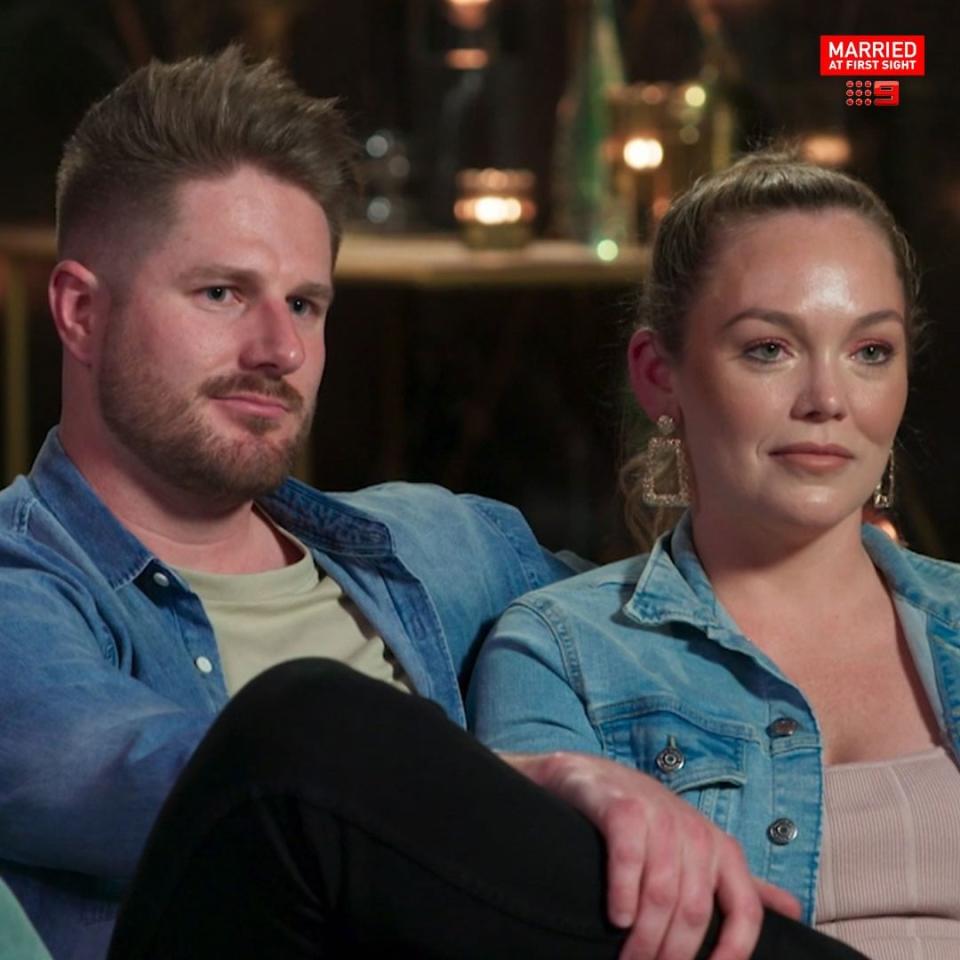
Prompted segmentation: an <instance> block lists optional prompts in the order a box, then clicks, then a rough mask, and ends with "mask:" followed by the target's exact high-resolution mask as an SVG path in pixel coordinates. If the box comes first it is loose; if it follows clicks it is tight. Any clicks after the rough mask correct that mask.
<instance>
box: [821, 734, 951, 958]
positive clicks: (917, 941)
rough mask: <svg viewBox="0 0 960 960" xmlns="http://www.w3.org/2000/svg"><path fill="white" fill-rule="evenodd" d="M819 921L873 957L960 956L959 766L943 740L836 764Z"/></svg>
mask: <svg viewBox="0 0 960 960" xmlns="http://www.w3.org/2000/svg"><path fill="white" fill-rule="evenodd" d="M824 790H825V805H824V833H823V846H822V851H821V861H820V880H819V885H818V887H817V909H816V926H817V929H818V930H821V931H822V932H824V933H828V934H830V935H831V936H834V937H837V938H838V939H840V940H843V941H845V942H847V943H849V944H850V945H851V946H853V947H855V948H856V949H858V950H860V951H861V953H865V954H866V955H867V956H868V957H870V958H872V960H958V958H960V770H958V769H957V765H956V764H955V763H954V762H953V760H951V758H950V757H949V756H947V754H946V752H945V751H944V749H943V748H942V747H935V748H933V749H930V750H926V751H924V752H923V753H916V754H910V755H909V756H906V757H898V758H896V759H894V760H882V761H877V762H865V763H844V764H839V765H837V766H833V767H827V769H826V777H825V785H824Z"/></svg>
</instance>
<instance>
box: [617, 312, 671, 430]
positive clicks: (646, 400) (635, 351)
mask: <svg viewBox="0 0 960 960" xmlns="http://www.w3.org/2000/svg"><path fill="white" fill-rule="evenodd" d="M627 368H628V370H629V371H630V386H631V388H632V389H633V395H634V396H635V397H636V398H637V403H638V404H639V405H640V409H641V410H643V412H644V413H645V414H646V415H647V417H649V419H650V420H651V421H653V422H654V423H655V422H656V421H657V418H658V417H662V416H663V415H664V414H667V415H668V416H671V417H673V418H674V419H676V417H677V404H676V398H675V396H674V393H673V369H672V367H671V365H670V361H669V360H668V359H667V357H666V354H665V352H664V350H663V347H662V346H661V344H660V343H659V341H658V340H657V337H656V336H655V334H654V333H653V331H651V330H636V331H635V332H634V334H633V336H632V337H631V338H630V345H629V347H627Z"/></svg>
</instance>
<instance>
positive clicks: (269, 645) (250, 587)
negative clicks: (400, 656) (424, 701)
mask: <svg viewBox="0 0 960 960" xmlns="http://www.w3.org/2000/svg"><path fill="white" fill-rule="evenodd" d="M282 532H283V534H284V535H285V536H287V537H289V538H290V539H291V540H292V541H293V542H294V543H296V544H297V546H298V547H299V548H300V549H301V550H302V551H303V557H302V558H301V559H300V560H298V561H297V562H296V563H294V564H292V565H291V566H288V567H282V568H280V569H279V570H267V571H266V572H264V573H243V574H220V573H206V572H204V571H200V570H184V569H183V568H178V573H180V575H181V576H182V577H183V578H184V580H186V581H187V583H188V584H189V585H190V587H191V588H192V589H193V590H194V591H195V592H196V593H197V595H198V596H199V597H200V600H201V601H202V603H203V609H204V611H205V612H206V614H207V616H208V617H209V618H210V623H211V624H212V625H213V632H214V636H215V637H216V640H217V649H218V651H219V653H220V662H221V664H222V665H223V673H224V680H225V682H226V685H227V692H228V693H230V694H231V695H233V694H235V693H236V692H237V691H238V690H239V689H240V688H241V687H242V686H243V685H244V684H245V683H247V681H249V680H252V679H253V678H254V677H255V676H256V675H257V674H258V673H262V672H263V671H264V670H266V669H267V668H268V667H272V666H274V665H276V664H278V663H283V662H284V661H285V660H293V659H296V658H297V657H329V658H330V659H332V660H339V661H340V662H341V663H345V664H347V665H348V666H350V667H353V668H354V669H355V670H358V671H360V672H361V673H365V674H367V676H370V677H374V678H375V679H377V680H383V681H385V682H387V683H390V684H392V685H393V686H395V687H398V688H400V689H401V690H405V691H408V692H410V691H412V689H413V687H412V684H411V683H410V681H409V680H408V679H407V677H406V675H405V674H404V672H403V670H402V668H401V667H400V665H399V664H398V663H397V661H396V659H395V658H394V656H393V654H392V653H391V652H390V651H389V650H388V649H387V647H386V645H385V644H384V642H383V640H382V639H381V637H380V636H379V635H378V634H377V632H376V631H375V630H374V629H373V627H372V625H371V624H370V623H369V621H368V620H367V619H366V618H365V617H364V616H363V614H362V613H361V612H360V611H359V610H358V609H357V606H356V604H355V603H354V602H353V601H352V600H351V599H350V598H349V597H348V596H347V595H346V594H345V593H344V592H343V591H342V590H341V589H340V587H339V585H338V584H337V583H336V582H335V581H334V580H333V579H332V578H331V577H329V576H327V575H325V574H322V572H321V571H318V569H317V566H316V564H315V563H314V562H313V557H312V556H311V555H310V551H309V550H307V548H306V547H305V546H304V545H303V544H302V543H300V542H299V541H298V540H296V538H294V537H291V536H290V534H289V533H287V532H286V531H282Z"/></svg>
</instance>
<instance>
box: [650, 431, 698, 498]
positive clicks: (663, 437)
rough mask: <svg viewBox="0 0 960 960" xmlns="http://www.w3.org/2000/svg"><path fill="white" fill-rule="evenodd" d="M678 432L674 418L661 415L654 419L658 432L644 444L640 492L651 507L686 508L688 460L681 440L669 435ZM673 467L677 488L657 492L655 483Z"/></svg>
mask: <svg viewBox="0 0 960 960" xmlns="http://www.w3.org/2000/svg"><path fill="white" fill-rule="evenodd" d="M676 429H677V422H676V420H674V419H673V417H671V416H668V415H667V414H663V415H662V416H660V417H657V430H659V431H660V435H659V436H657V435H654V436H652V437H651V438H650V440H649V441H648V442H647V449H646V450H645V451H644V465H643V476H642V477H641V479H640V489H641V492H642V494H643V502H644V503H645V504H647V506H650V507H685V506H687V505H688V504H689V503H690V478H689V475H688V473H687V458H686V456H685V454H684V452H683V441H682V440H681V439H680V438H679V437H675V436H672V434H673V432H674V431H675V430H676ZM671 467H672V468H673V469H674V471H675V472H676V477H677V479H676V489H675V490H673V491H660V490H657V480H658V479H661V478H662V477H663V476H664V475H665V474H666V473H668V472H669V471H670V468H671Z"/></svg>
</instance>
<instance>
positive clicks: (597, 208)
mask: <svg viewBox="0 0 960 960" xmlns="http://www.w3.org/2000/svg"><path fill="white" fill-rule="evenodd" d="M568 2H569V3H570V5H569V6H568V13H569V14H570V40H571V44H570V49H571V55H572V56H571V64H570V70H569V81H568V84H567V88H566V90H565V92H564V94H563V96H562V97H561V99H560V103H559V105H558V107H557V125H556V131H555V139H554V171H553V176H554V182H553V196H554V225H555V231H556V233H558V234H559V235H560V236H562V237H567V238H569V239H574V240H578V241H580V242H582V243H588V244H590V245H591V246H593V247H595V248H596V249H597V250H598V253H599V254H600V255H601V256H603V257H604V258H606V259H612V256H616V248H615V247H613V246H611V244H616V245H620V244H622V243H623V241H624V240H625V239H626V237H625V234H626V217H625V215H624V211H623V205H622V202H621V201H620V200H619V198H618V197H617V195H616V192H615V191H614V182H613V179H614V178H613V169H612V163H611V160H612V158H611V157H610V156H609V149H610V143H609V138H610V132H611V123H610V108H609V103H608V96H607V95H608V92H609V91H610V89H611V88H612V87H618V86H622V85H623V82H624V75H623V57H622V54H621V51H620V39H619V35H618V30H617V21H616V13H615V10H614V0H568ZM611 254H612V256H611Z"/></svg>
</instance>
